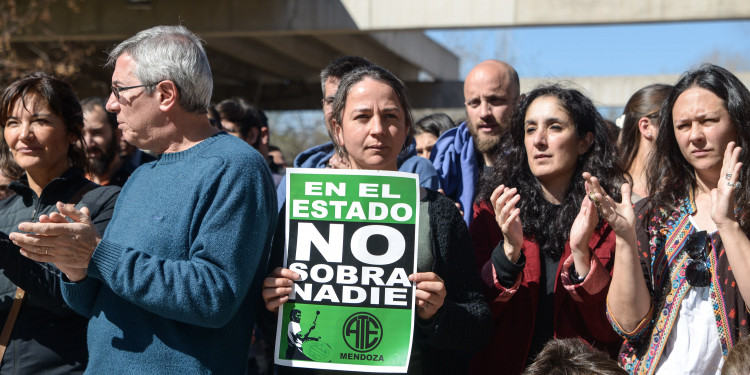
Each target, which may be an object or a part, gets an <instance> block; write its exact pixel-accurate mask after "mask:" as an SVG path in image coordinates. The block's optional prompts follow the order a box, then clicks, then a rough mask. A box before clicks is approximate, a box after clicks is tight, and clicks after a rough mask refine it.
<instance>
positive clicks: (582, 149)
mask: <svg viewBox="0 0 750 375" xmlns="http://www.w3.org/2000/svg"><path fill="white" fill-rule="evenodd" d="M593 144H594V133H592V132H588V133H586V135H585V136H583V137H582V138H581V140H580V141H579V142H578V155H583V154H585V153H586V152H588V151H589V149H590V148H591V145H593Z"/></svg>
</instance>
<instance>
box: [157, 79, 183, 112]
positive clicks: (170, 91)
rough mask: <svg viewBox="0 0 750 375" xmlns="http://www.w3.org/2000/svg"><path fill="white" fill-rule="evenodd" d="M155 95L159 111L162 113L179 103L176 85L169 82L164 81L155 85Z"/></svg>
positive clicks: (178, 92)
mask: <svg viewBox="0 0 750 375" xmlns="http://www.w3.org/2000/svg"><path fill="white" fill-rule="evenodd" d="M156 94H157V95H158V97H159V109H161V111H162V112H166V111H168V110H170V109H171V108H172V107H173V106H175V105H177V104H178V102H179V98H180V91H179V90H178V89H177V85H176V84H175V83H174V82H172V81H170V80H164V81H161V82H159V83H158V84H156Z"/></svg>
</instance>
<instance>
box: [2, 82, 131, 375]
mask: <svg viewBox="0 0 750 375" xmlns="http://www.w3.org/2000/svg"><path fill="white" fill-rule="evenodd" d="M0 127H2V130H3V141H2V143H1V144H0V170H2V173H3V174H4V175H6V176H8V177H9V178H10V179H11V180H13V181H14V182H13V183H11V184H10V189H11V190H12V191H14V192H15V195H13V196H11V197H10V198H7V199H4V200H2V201H0V269H2V274H1V275H0V297H1V298H0V301H2V302H0V319H1V320H0V321H2V322H4V323H5V325H6V326H8V324H11V325H10V326H8V328H7V333H8V334H10V340H9V342H4V343H2V345H7V349H6V350H5V351H4V355H2V365H1V366H0V374H81V373H83V371H84V370H85V369H86V364H87V361H88V354H87V350H86V324H87V323H88V319H87V318H85V317H83V316H80V315H78V314H77V313H76V312H75V311H73V310H72V309H71V308H69V307H68V305H67V304H66V303H65V301H64V299H63V294H62V292H61V290H60V276H61V271H60V269H59V268H57V267H55V266H54V265H52V264H48V263H47V262H49V261H51V260H52V258H53V255H50V253H49V250H48V249H45V250H44V251H43V254H40V256H39V257H38V259H37V260H36V261H34V260H30V259H28V258H26V257H24V256H23V255H22V253H21V252H19V249H18V247H17V246H15V245H14V244H12V243H11V242H10V241H9V240H8V233H11V232H13V231H17V230H18V226H19V224H21V223H22V222H24V221H27V220H29V219H32V220H36V219H37V218H39V220H44V219H45V218H46V217H47V216H48V215H51V214H52V212H55V211H56V210H57V209H59V206H60V205H62V204H63V203H68V204H69V206H72V205H76V206H77V207H79V208H80V207H82V206H85V207H87V209H88V211H87V212H88V213H89V217H90V223H91V224H92V226H93V228H92V229H93V230H94V231H95V232H96V233H99V234H103V233H104V231H105V228H106V227H107V224H108V223H109V221H110V218H111V217H112V212H113V210H114V207H115V201H116V200H117V196H118V193H119V191H120V188H119V187H117V186H108V187H102V186H99V185H97V184H95V183H93V182H91V181H89V180H87V179H86V178H85V177H84V172H85V171H86V169H87V166H88V160H87V158H86V148H85V146H84V141H83V132H84V130H83V129H84V117H83V115H82V111H81V105H80V104H79V103H78V99H77V98H76V96H75V93H74V92H73V89H72V88H71V87H70V86H69V85H68V84H67V83H65V82H63V81H62V80H60V79H58V78H55V77H53V76H50V75H47V74H45V73H34V74H31V75H29V76H26V77H24V78H22V79H20V80H18V81H16V82H13V83H12V84H11V85H10V86H8V87H7V88H6V89H5V91H4V92H3V93H2V98H0ZM55 204H57V205H58V207H57V208H56V206H55ZM19 288H20V289H19ZM15 305H18V306H19V307H20V310H18V311H17V314H18V315H17V319H16V320H15V324H12V323H8V321H9V318H8V317H9V315H10V314H11V311H12V310H13V306H15ZM4 332H6V329H4Z"/></svg>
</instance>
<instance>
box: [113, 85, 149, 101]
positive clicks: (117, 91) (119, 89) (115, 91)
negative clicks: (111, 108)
mask: <svg viewBox="0 0 750 375" xmlns="http://www.w3.org/2000/svg"><path fill="white" fill-rule="evenodd" d="M156 84H158V83H146V84H143V85H135V86H124V87H119V86H115V85H112V93H113V94H115V98H116V99H117V100H120V93H121V92H123V91H125V90H130V89H137V88H139V87H148V86H154V85H156Z"/></svg>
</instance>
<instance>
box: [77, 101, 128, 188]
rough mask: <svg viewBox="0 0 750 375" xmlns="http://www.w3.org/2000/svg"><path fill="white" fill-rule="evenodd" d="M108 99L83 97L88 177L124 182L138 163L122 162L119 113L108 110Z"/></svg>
mask: <svg viewBox="0 0 750 375" xmlns="http://www.w3.org/2000/svg"><path fill="white" fill-rule="evenodd" d="M106 105H107V100H106V99H104V98H99V97H91V98H86V99H83V100H81V108H83V140H84V141H85V142H86V147H85V148H86V156H87V157H88V159H89V165H90V171H89V173H88V175H87V177H88V178H89V179H90V180H91V181H94V182H96V183H97V184H99V185H102V186H106V185H116V186H122V185H124V184H125V181H127V180H128V177H130V174H131V173H133V171H134V170H135V168H136V166H135V165H133V164H130V163H123V160H122V159H121V158H120V153H119V145H120V138H121V136H122V132H120V130H119V129H118V128H117V116H115V115H114V114H113V113H110V112H107V110H106V109H105V106H106Z"/></svg>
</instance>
